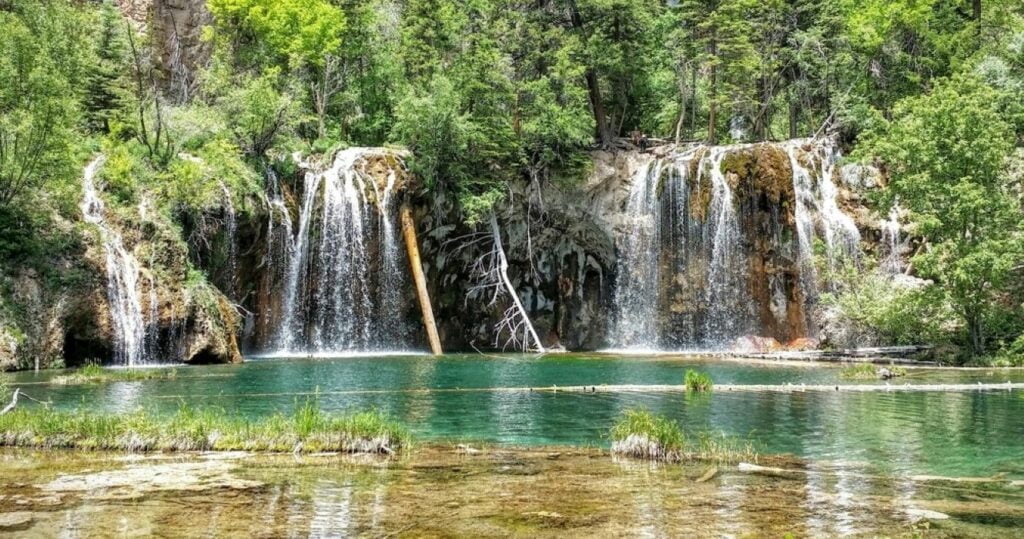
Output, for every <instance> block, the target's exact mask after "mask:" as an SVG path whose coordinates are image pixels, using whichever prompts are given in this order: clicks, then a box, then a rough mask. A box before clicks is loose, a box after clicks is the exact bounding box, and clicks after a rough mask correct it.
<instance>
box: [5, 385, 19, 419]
mask: <svg viewBox="0 0 1024 539" xmlns="http://www.w3.org/2000/svg"><path fill="white" fill-rule="evenodd" d="M20 394H21V388H20V387H19V388H17V389H15V390H14V395H13V396H12V397H11V403H10V404H8V405H7V406H6V407H4V409H3V410H2V411H0V415H4V414H6V413H7V412H10V411H11V410H13V409H14V407H15V406H17V405H18V395H20Z"/></svg>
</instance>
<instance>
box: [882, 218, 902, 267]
mask: <svg viewBox="0 0 1024 539" xmlns="http://www.w3.org/2000/svg"><path fill="white" fill-rule="evenodd" d="M900 211H901V208H900V203H899V201H896V203H895V204H893V206H892V208H891V209H890V210H889V218H888V219H886V220H884V221H882V223H881V229H882V243H881V247H882V249H884V251H883V253H884V256H883V257H882V258H881V263H880V265H879V266H880V267H879V269H880V270H881V271H882V272H883V273H885V274H886V275H899V274H900V273H902V272H903V261H902V260H901V259H900V253H901V251H902V250H903V240H902V238H900Z"/></svg>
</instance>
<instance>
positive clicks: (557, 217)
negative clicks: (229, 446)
mask: <svg viewBox="0 0 1024 539" xmlns="http://www.w3.org/2000/svg"><path fill="white" fill-rule="evenodd" d="M334 163H335V165H333V166H335V167H336V166H337V161H335V162H334ZM354 163H355V164H356V165H355V166H356V168H357V169H358V170H359V175H360V176H361V177H362V181H363V182H364V183H363V184H362V186H363V187H362V188H363V189H365V193H363V195H360V197H361V198H358V199H353V200H357V202H358V203H357V204H356V205H357V206H358V207H360V208H363V205H365V206H366V208H365V209H361V210H359V211H360V212H369V213H360V214H359V215H360V216H361V217H360V218H359V223H358V225H359V230H361V231H363V232H361V233H364V234H371V235H372V237H371V238H370V239H368V240H361V241H364V242H368V243H367V245H368V246H369V247H360V249H365V250H357V251H348V252H347V255H348V256H349V257H352V258H354V259H358V260H361V261H362V262H360V263H361V264H364V265H365V266H364V267H365V268H366V269H365V271H366V272H367V276H366V278H365V280H366V281H367V282H369V283H373V286H372V288H379V287H380V286H381V284H380V283H385V282H386V278H385V277H384V276H383V274H384V273H386V270H385V267H384V262H383V261H382V260H383V259H382V258H381V257H380V253H381V252H382V250H383V249H385V247H384V246H383V244H381V242H382V241H383V240H382V236H381V235H380V231H381V230H382V229H381V228H380V227H381V226H382V224H381V223H383V222H384V221H386V220H387V219H394V216H393V215H389V216H388V217H387V218H386V219H383V216H381V215H380V214H379V213H374V212H377V211H378V210H377V209H374V208H373V207H372V206H373V204H374V197H375V196H378V194H379V192H382V190H383V189H384V186H385V185H386V184H387V183H388V181H389V178H390V179H391V180H392V181H393V179H394V177H398V178H402V181H401V182H399V183H406V182H408V186H407V188H404V189H403V188H399V189H396V190H395V191H394V194H393V196H395V197H401V198H402V199H403V200H405V201H407V202H408V203H409V204H410V205H411V206H412V208H413V211H414V215H415V218H416V221H417V223H418V233H419V240H420V249H421V254H422V260H423V265H424V270H425V272H426V274H427V278H428V283H429V288H430V292H431V296H432V299H433V303H434V311H435V315H436V317H437V320H438V324H439V330H440V333H441V337H442V340H443V341H444V343H445V347H446V348H447V349H449V350H472V349H475V348H479V349H486V348H492V347H497V348H501V347H502V346H503V345H504V344H505V342H506V340H507V337H508V336H507V335H505V334H498V333H497V332H496V330H495V326H496V324H497V322H498V321H499V320H500V319H501V317H502V314H503V313H504V311H505V309H506V308H507V306H508V303H507V298H500V297H499V298H498V300H497V301H494V302H492V301H491V299H492V296H490V295H489V294H490V292H491V291H490V290H484V289H481V288H480V286H479V285H480V284H481V280H480V276H479V275H478V274H476V273H475V272H474V263H475V262H476V261H478V260H480V258H481V257H483V256H485V255H486V254H487V252H488V250H489V249H490V245H491V242H490V239H489V237H488V236H487V232H488V230H487V229H486V227H483V226H479V225H475V226H474V225H469V224H466V223H465V222H464V219H463V217H462V216H461V215H459V214H458V213H457V209H456V207H455V205H454V202H453V200H451V198H450V197H449V195H447V194H446V193H444V192H438V191H431V192H427V191H426V190H424V189H422V188H421V187H420V186H418V185H417V184H416V183H415V181H412V179H406V173H405V171H404V168H403V167H402V164H401V159H400V158H397V157H395V155H394V154H392V153H389V152H387V151H382V150H365V151H363V153H362V155H361V156H360V157H359V158H358V159H357V160H356V161H355V162H354ZM331 166H332V165H331V164H330V162H329V163H326V164H321V165H312V169H311V170H310V171H307V172H301V171H300V172H299V173H297V174H295V175H294V176H291V177H282V178H280V179H277V178H275V180H274V181H275V182H276V183H275V185H276V187H273V188H272V189H271V190H272V191H274V192H275V193H276V194H274V195H272V196H271V199H269V200H268V204H267V210H266V212H265V215H264V216H263V217H262V218H261V219H263V220H262V221H258V222H253V223H248V224H246V225H243V226H242V227H241V228H240V229H239V231H240V232H239V234H241V236H240V238H244V239H242V241H241V251H243V252H248V253H249V254H248V255H247V256H248V257H249V258H247V259H246V260H245V261H244V262H243V263H242V264H241V266H242V267H246V268H250V269H249V270H243V272H245V273H244V275H240V277H239V278H238V279H236V282H240V283H248V284H247V285H246V286H248V287H249V289H248V290H242V291H240V294H239V298H242V301H243V302H244V305H245V309H246V310H247V311H249V312H251V313H252V314H251V315H250V317H249V319H248V321H247V324H246V328H247V330H246V333H245V336H244V339H243V340H244V342H245V346H246V347H247V348H248V349H249V350H254V351H273V350H280V349H282V348H283V347H282V346H281V345H280V342H279V336H280V334H281V323H282V320H284V319H285V318H286V316H285V315H284V314H283V313H284V311H287V310H289V309H294V308H295V307H294V304H295V298H292V299H290V300H289V299H288V297H287V295H286V294H283V293H282V292H281V291H282V290H283V289H285V288H287V287H288V286H289V284H288V279H289V276H288V273H289V271H293V270H294V267H293V266H294V264H295V261H294V256H295V253H296V252H297V249H300V250H301V249H303V248H305V249H309V246H308V245H306V246H305V247H302V246H301V244H302V242H301V241H298V238H299V237H300V235H301V234H308V233H309V231H308V230H307V231H306V232H301V233H300V231H301V230H302V229H303V226H304V225H303V219H302V215H303V207H304V205H306V204H310V202H307V201H304V198H307V197H309V196H310V195H309V194H308V192H306V189H307V187H308V185H309V184H308V182H309V181H310V179H311V178H313V177H315V176H316V174H320V173H319V172H316V171H317V170H325V169H327V168H329V167H331ZM335 174H336V177H335V179H334V180H332V181H335V182H337V181H339V180H338V179H337V178H342V180H343V177H341V176H337V172H335ZM879 182H880V179H879V178H878V175H877V172H875V171H872V170H870V169H862V168H859V167H853V166H846V167H844V168H842V169H840V168H839V167H838V166H836V163H835V158H834V156H833V154H832V149H831V148H830V147H829V148H825V147H823V146H820V145H817V144H812V143H809V142H791V143H786V144H757V145H742V146H733V147H716V148H702V147H692V148H656V149H654V150H652V151H650V152H645V153H640V152H595V153H594V154H592V163H591V166H590V167H589V171H587V172H586V173H585V175H584V177H583V178H582V179H581V180H579V181H578V182H539V181H536V182H528V181H523V182H521V183H517V184H514V185H512V186H510V189H511V190H510V193H509V196H508V197H507V199H506V201H505V202H504V203H503V204H502V205H501V206H500V207H499V208H498V209H497V210H496V213H497V217H498V221H499V225H500V228H501V230H502V235H503V243H504V245H505V249H506V254H507V255H508V259H509V265H510V268H509V275H510V278H511V280H512V282H513V285H514V286H515V287H516V288H517V290H518V291H519V296H520V298H521V299H522V301H523V303H524V305H525V307H526V309H527V310H528V311H529V312H530V316H531V318H532V321H533V323H534V325H535V326H536V328H537V330H538V333H539V334H540V335H541V337H542V339H543V340H544V341H545V344H546V345H548V346H558V345H562V346H565V347H567V348H570V349H598V348H605V347H609V346H625V347H647V348H649V347H659V348H672V349H679V348H692V347H696V346H701V347H715V348H727V347H732V346H734V345H735V344H736V341H743V342H746V343H748V344H749V343H751V342H753V343H761V342H766V341H771V342H775V343H781V344H786V343H795V344H796V345H799V346H807V345H808V343H813V342H814V341H813V338H814V337H816V336H818V334H819V333H820V327H819V323H818V321H819V319H820V317H819V316H818V308H819V307H818V305H817V303H816V297H817V295H818V294H820V293H821V291H823V290H825V289H826V288H827V283H823V282H820V279H819V276H818V275H817V273H816V270H815V268H814V265H815V264H820V263H821V261H820V260H812V258H814V257H815V256H821V254H820V253H819V254H818V255H815V253H814V252H813V249H814V246H815V245H816V244H817V243H822V244H824V243H828V244H830V246H831V249H830V250H829V252H832V253H833V254H832V255H830V256H834V257H839V256H860V254H861V252H862V251H864V250H865V249H867V250H871V249H873V248H874V246H875V245H876V243H877V241H878V238H879V237H880V220H879V218H878V216H877V215H875V214H873V213H872V212H871V210H870V209H869V208H867V207H865V205H864V199H863V193H864V192H866V190H869V189H871V188H873V187H875V186H877V185H878V183H879ZM339 185H341V184H339ZM370 186H375V187H373V188H371V187H370ZM319 189H323V187H320V188H319ZM304 192H306V193H307V194H305V195H304V194H303V193H304ZM323 196H325V195H324V194H323V193H321V192H319V191H318V192H317V193H315V194H313V195H312V197H313V198H312V199H310V200H312V204H313V211H312V212H309V214H310V215H312V217H310V218H309V223H307V224H306V225H305V226H307V227H308V228H309V230H312V231H313V235H314V239H313V240H312V241H322V238H321V239H317V238H319V236H317V234H319V232H316V231H317V230H319V228H318V227H322V224H318V223H320V221H318V219H322V217H320V216H326V215H328V214H330V215H338V217H337V218H344V219H349V220H350V219H351V218H352V217H351V216H348V217H344V216H341V214H337V213H331V212H329V211H328V212H326V213H325V207H324V205H323V204H324V203H323V202H319V200H320V199H319V198H317V197H323ZM637 197H640V198H642V199H643V201H642V202H643V203H642V204H640V205H639V206H638V205H637V204H638V203H637V200H638V198H637ZM645 197H646V198H645ZM644 204H646V206H644ZM346 215H347V214H346ZM378 219H383V220H378ZM346 222H349V221H346ZM353 223H354V224H355V222H354V221H353ZM392 226H394V223H392ZM641 237H642V238H641ZM637 238H640V239H639V240H638V239H637ZM345 241H350V240H349V239H346V240H345ZM392 241H393V240H392ZM261 245H265V246H266V247H265V248H263V247H258V246H261ZM347 245H351V244H347ZM247 246H257V247H247ZM318 256H320V255H315V256H314V255H309V257H307V258H305V259H303V261H302V262H301V264H302V265H303V268H302V270H301V271H302V275H303V277H300V280H303V279H308V278H309V276H315V275H320V276H326V275H328V274H327V273H325V271H326V270H325V269H324V268H320V267H318V266H319V265H320V264H322V263H323V262H322V261H321V260H322V257H321V258H318ZM406 264H407V262H406V260H405V259H404V248H403V249H402V253H401V261H400V263H399V264H398V265H395V266H393V267H392V270H394V269H396V268H397V269H398V270H399V271H400V272H402V273H404V272H406V271H407V270H406V268H407V265H406ZM290 267H292V270H290V269H289V268H290ZM346 275H347V274H346ZM323 278H324V277H317V278H313V279H311V281H312V284H311V285H310V284H307V285H305V286H301V287H300V289H301V290H302V292H301V294H300V296H301V298H302V299H301V300H300V304H302V303H303V302H305V305H306V309H307V311H308V312H307V311H303V312H306V313H307V314H305V315H302V316H300V319H301V322H300V323H299V325H298V326H292V327H294V330H293V331H292V332H293V333H301V334H303V335H306V337H304V338H306V339H307V344H309V342H311V341H308V339H310V338H312V337H310V336H311V335H313V334H315V333H317V332H322V328H321V329H317V327H320V326H318V324H321V325H322V323H321V322H316V321H315V320H316V319H317V316H313V315H312V314H309V313H311V312H313V311H315V310H316V309H317V307H316V305H318V304H320V303H323V302H324V301H326V300H325V298H324V294H325V288H324V286H322V285H318V284H317V282H319V281H322V279H323ZM327 278H329V277H327ZM349 279H350V277H345V280H349ZM631 282H632V284H631ZM637 283H639V284H637ZM393 284H394V283H392V285H393ZM357 285H359V283H354V284H352V286H357ZM400 286H401V287H402V288H403V289H402V291H401V293H400V294H399V296H398V299H397V300H396V301H398V303H399V304H400V308H399V309H398V310H397V311H393V312H392V314H391V315H388V316H385V317H381V316H379V315H378V316H374V315H370V316H369V318H360V316H362V315H361V314H360V312H362V313H363V314H365V313H370V312H371V311H372V309H374V308H376V307H372V305H375V304H376V303H375V302H379V299H378V298H376V297H368V296H367V297H365V298H364V299H363V300H360V302H356V303H358V305H356V307H354V309H355V311H360V312H355V311H353V312H349V313H348V314H346V315H345V316H348V317H352V316H355V317H356V319H358V320H359V324H366V325H368V326H372V327H373V328H377V329H370V330H366V331H369V332H370V333H374V334H375V335H376V337H375V339H376V340H373V339H371V340H370V341H367V342H370V344H369V345H367V346H369V347H370V348H371V349H372V348H375V347H376V348H381V347H384V348H390V349H395V348H403V347H407V346H413V347H422V346H423V342H422V341H423V339H422V329H421V322H420V315H419V312H418V308H417V306H416V303H415V298H414V296H413V295H412V288H411V286H409V283H408V282H407V281H405V282H403V283H401V285H400ZM631 287H632V288H636V289H637V290H632V289H631ZM630 294H632V295H633V296H637V297H630ZM361 297H362V296H361ZM244 298H249V299H244ZM289 301H291V303H290V304H289V305H291V307H288V306H286V305H285V304H286V303H288V302H289ZM360 305H362V306H360ZM310 309H312V310H311V311H310ZM331 312H334V311H331ZM631 317H632V318H631ZM637 319H640V320H644V321H645V323H646V325H647V326H649V327H647V328H646V331H647V333H648V334H647V335H644V336H642V338H641V339H639V340H638V337H637V335H636V334H637V332H638V331H643V330H644V329H645V328H640V330H637V329H636V328H635V327H631V324H632V325H636V323H635V320H637ZM289 323H291V324H294V323H295V322H294V320H293V321H292V322H289ZM641 325H643V324H641ZM360 338H363V337H360ZM630 339H632V340H630ZM643 339H647V340H643ZM371 341H372V342H371ZM339 342H340V341H339ZM344 342H345V343H348V342H352V341H344ZM342 344H344V343H342ZM781 344H778V345H781ZM317 346H320V347H321V348H323V342H322V341H321V342H320V344H319V345H317ZM300 348H301V347H300ZM327 348H330V347H329V346H328V347H327ZM327 348H324V350H327ZM357 348H360V347H357Z"/></svg>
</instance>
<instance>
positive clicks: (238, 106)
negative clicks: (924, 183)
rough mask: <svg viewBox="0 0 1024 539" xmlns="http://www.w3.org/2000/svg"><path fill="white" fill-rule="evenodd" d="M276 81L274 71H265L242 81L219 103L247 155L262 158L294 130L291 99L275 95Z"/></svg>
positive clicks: (293, 105)
mask: <svg viewBox="0 0 1024 539" xmlns="http://www.w3.org/2000/svg"><path fill="white" fill-rule="evenodd" d="M278 77H279V72H278V70H276V69H271V70H268V71H267V72H266V73H264V74H262V75H260V76H259V77H254V78H251V79H247V80H244V81H242V82H241V84H239V85H238V86H237V87H236V88H235V89H233V90H231V91H229V92H228V93H227V94H226V95H225V96H224V97H223V98H222V99H221V100H220V101H221V104H220V108H221V110H222V111H223V114H224V117H225V118H226V119H227V124H228V128H229V129H230V130H231V132H232V133H234V136H235V141H236V143H237V144H238V146H239V147H240V148H242V150H243V151H245V153H246V154H247V155H250V156H253V157H260V156H263V155H264V154H265V153H266V152H267V150H269V149H271V148H272V147H274V145H275V144H276V143H277V142H278V141H279V140H280V139H281V138H282V137H284V136H287V135H288V134H290V132H291V131H292V129H294V126H295V123H296V120H297V117H298V111H297V109H296V107H295V103H294V101H293V100H292V98H291V96H289V95H288V94H285V93H282V92H280V91H278V89H277V79H278Z"/></svg>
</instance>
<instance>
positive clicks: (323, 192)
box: [271, 148, 406, 354]
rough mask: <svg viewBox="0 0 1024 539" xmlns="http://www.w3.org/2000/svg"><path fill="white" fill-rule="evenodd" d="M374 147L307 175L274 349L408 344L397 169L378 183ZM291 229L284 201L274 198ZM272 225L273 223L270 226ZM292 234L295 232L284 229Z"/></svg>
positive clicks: (340, 154) (365, 348) (321, 350)
mask: <svg viewBox="0 0 1024 539" xmlns="http://www.w3.org/2000/svg"><path fill="white" fill-rule="evenodd" d="M372 151H373V150H367V149H362V148H350V149H347V150H343V151H340V152H338V153H337V155H336V156H335V158H334V162H333V163H332V164H331V166H330V167H329V168H327V169H326V170H323V171H316V170H309V167H307V172H306V173H305V177H304V187H303V195H302V201H301V204H300V207H299V215H298V218H299V220H298V229H297V231H296V232H295V235H294V239H293V240H292V241H291V243H290V245H289V246H288V260H287V264H286V266H287V269H286V271H285V278H284V290H283V299H282V309H281V310H282V314H281V320H280V322H279V324H278V326H277V327H278V330H277V335H276V337H275V338H274V342H273V347H274V348H275V349H276V350H277V351H278V352H283V353H297V352H304V353H321V354H322V353H331V352H346V351H368V350H385V349H390V350H394V349H396V348H402V347H404V346H403V345H404V338H405V328H404V323H403V319H404V304H403V299H402V298H403V295H402V291H403V290H404V289H405V288H406V287H405V286H404V280H403V279H404V277H403V276H404V273H405V272H404V263H405V262H404V259H403V255H402V251H401V249H400V248H399V246H398V243H397V234H396V232H395V223H396V220H397V208H396V205H395V203H394V198H395V197H394V194H395V188H396V183H397V176H396V171H395V170H389V171H388V176H387V178H386V179H385V182H384V185H378V182H377V181H376V180H375V178H374V177H373V176H372V175H371V174H369V173H368V172H367V171H366V170H365V168H366V157H367V155H369V154H370V152H372ZM271 204H272V207H276V208H278V209H279V211H280V212H281V213H282V217H283V219H282V222H284V223H286V225H285V226H286V227H290V226H291V220H290V216H289V215H288V211H287V208H286V207H285V205H284V204H283V203H278V202H276V201H275V202H272V203H271ZM271 226H272V225H271ZM286 235H287V236H291V230H290V229H288V230H286Z"/></svg>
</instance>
